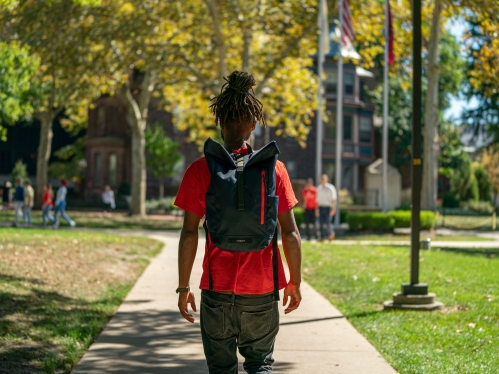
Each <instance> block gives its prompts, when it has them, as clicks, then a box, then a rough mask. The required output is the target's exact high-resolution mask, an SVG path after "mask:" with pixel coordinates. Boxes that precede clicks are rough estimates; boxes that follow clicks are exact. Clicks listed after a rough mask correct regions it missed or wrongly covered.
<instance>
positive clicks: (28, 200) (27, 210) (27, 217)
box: [23, 179, 35, 225]
mask: <svg viewBox="0 0 499 374" xmlns="http://www.w3.org/2000/svg"><path fill="white" fill-rule="evenodd" d="M33 205H35V190H34V189H33V187H31V181H30V180H29V179H26V180H25V181H24V206H23V218H24V223H25V224H27V225H31V209H33Z"/></svg>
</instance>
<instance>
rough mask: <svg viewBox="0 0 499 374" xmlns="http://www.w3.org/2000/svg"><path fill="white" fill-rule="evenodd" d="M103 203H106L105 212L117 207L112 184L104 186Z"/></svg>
mask: <svg viewBox="0 0 499 374" xmlns="http://www.w3.org/2000/svg"><path fill="white" fill-rule="evenodd" d="M102 203H103V204H104V212H109V211H111V209H114V208H116V204H115V202H114V192H113V190H112V189H111V187H110V186H106V187H104V191H103V192H102Z"/></svg>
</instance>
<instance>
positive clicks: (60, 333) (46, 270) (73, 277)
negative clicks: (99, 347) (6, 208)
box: [0, 228, 162, 373]
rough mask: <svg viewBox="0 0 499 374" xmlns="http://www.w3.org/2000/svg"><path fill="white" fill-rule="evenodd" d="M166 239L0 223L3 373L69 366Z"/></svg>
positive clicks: (0, 367)
mask: <svg viewBox="0 0 499 374" xmlns="http://www.w3.org/2000/svg"><path fill="white" fill-rule="evenodd" d="M161 248H162V244H161V243H160V242H158V241H156V240H152V239H147V238H139V237H125V236H120V235H109V234H99V233H95V232H78V231H47V230H38V229H33V230H24V229H10V228H2V229H0V373H69V372H70V370H71V368H72V367H73V365H75V364H76V363H77V362H78V360H79V359H80V358H81V356H82V355H83V353H84V352H85V351H86V350H87V349H88V347H89V346H90V344H91V343H92V341H93V339H94V338H95V337H97V336H98V335H99V333H100V332H101V330H102V329H103V327H104V326H105V324H106V323H107V322H108V320H109V319H110V318H111V317H112V315H113V314H114V313H115V311H116V309H117V307H118V306H119V305H120V303H121V301H122V300H123V298H124V297H125V296H126V295H127V293H128V291H129V290H130V289H131V287H132V286H133V284H134V283H135V281H136V280H137V278H138V277H139V275H140V274H141V273H142V271H143V270H144V269H145V267H146V266H147V264H148V263H149V259H150V258H152V257H154V256H156V255H157V254H158V253H159V251H160V249H161Z"/></svg>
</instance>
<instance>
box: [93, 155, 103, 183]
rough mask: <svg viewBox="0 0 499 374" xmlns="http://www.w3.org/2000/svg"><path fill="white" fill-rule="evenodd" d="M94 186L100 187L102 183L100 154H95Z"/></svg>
mask: <svg viewBox="0 0 499 374" xmlns="http://www.w3.org/2000/svg"><path fill="white" fill-rule="evenodd" d="M94 162H95V185H96V186H100V185H101V183H102V159H101V155H100V153H96V154H95V159H94Z"/></svg>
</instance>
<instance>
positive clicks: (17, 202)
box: [12, 178, 25, 227]
mask: <svg viewBox="0 0 499 374" xmlns="http://www.w3.org/2000/svg"><path fill="white" fill-rule="evenodd" d="M24 197H25V191H24V187H23V182H22V179H21V178H16V189H15V192H14V198H13V199H12V200H14V212H15V216H14V217H15V218H14V225H13V226H14V227H17V226H18V225H19V217H20V216H21V215H22V214H23V213H22V210H23V205H24Z"/></svg>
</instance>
